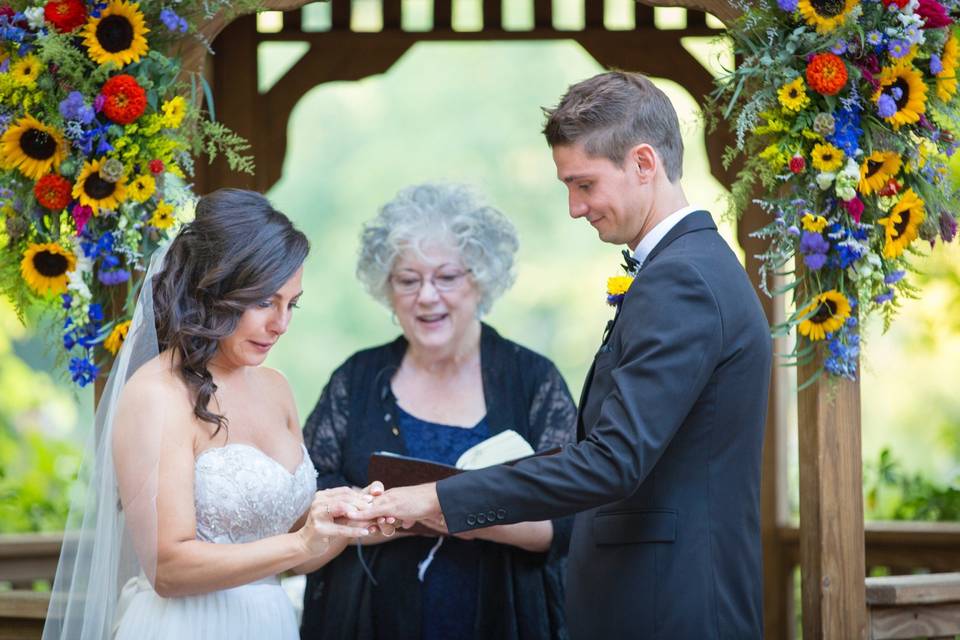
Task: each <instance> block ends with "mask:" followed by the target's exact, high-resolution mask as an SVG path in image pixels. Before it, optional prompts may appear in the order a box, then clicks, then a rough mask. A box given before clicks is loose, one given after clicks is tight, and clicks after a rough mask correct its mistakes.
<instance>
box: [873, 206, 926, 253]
mask: <svg viewBox="0 0 960 640" xmlns="http://www.w3.org/2000/svg"><path fill="white" fill-rule="evenodd" d="M924 217H926V214H925V212H924V202H923V200H921V199H920V198H919V197H918V196H917V194H916V193H914V192H913V189H907V190H906V191H904V192H903V196H901V197H900V200H899V201H898V202H897V204H895V205H894V206H893V209H891V210H890V215H888V216H887V217H886V218H880V219H879V220H877V224H880V225H883V227H884V229H885V234H884V236H885V241H884V245H883V256H884V257H885V258H897V257H899V256H901V255H902V254H903V252H904V251H905V250H906V248H907V245H909V244H910V243H911V242H913V241H914V240H916V239H917V235H918V230H919V228H920V223H921V222H923V219H924Z"/></svg>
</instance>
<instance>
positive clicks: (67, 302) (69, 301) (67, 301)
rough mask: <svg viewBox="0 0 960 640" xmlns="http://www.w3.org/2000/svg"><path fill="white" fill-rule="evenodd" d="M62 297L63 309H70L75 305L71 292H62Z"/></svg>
mask: <svg viewBox="0 0 960 640" xmlns="http://www.w3.org/2000/svg"><path fill="white" fill-rule="evenodd" d="M60 297H61V298H62V299H63V305H62V308H63V309H69V308H70V307H71V306H73V296H71V295H70V294H69V293H62V294H60Z"/></svg>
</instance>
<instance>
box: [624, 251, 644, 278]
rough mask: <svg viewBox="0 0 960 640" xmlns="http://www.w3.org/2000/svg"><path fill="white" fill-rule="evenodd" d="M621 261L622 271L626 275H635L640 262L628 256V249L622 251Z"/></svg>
mask: <svg viewBox="0 0 960 640" xmlns="http://www.w3.org/2000/svg"><path fill="white" fill-rule="evenodd" d="M623 260H624V265H623V269H624V270H625V271H626V272H627V273H636V272H637V269H639V268H640V261H639V260H637V259H636V258H634V257H633V256H632V255H630V250H629V249H624V250H623Z"/></svg>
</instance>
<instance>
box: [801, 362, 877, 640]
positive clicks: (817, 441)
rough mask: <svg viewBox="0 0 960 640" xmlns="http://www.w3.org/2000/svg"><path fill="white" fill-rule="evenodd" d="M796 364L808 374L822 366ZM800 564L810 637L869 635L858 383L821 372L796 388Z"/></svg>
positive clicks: (817, 639) (819, 639)
mask: <svg viewBox="0 0 960 640" xmlns="http://www.w3.org/2000/svg"><path fill="white" fill-rule="evenodd" d="M822 364H823V363H822V361H821V360H820V359H818V358H817V359H814V361H813V362H810V363H807V364H805V365H803V366H801V367H800V368H799V371H798V373H797V376H798V380H799V381H801V383H802V382H803V381H806V380H809V379H810V378H811V377H812V376H814V375H815V374H816V372H817V370H818V369H819V368H820V367H821V366H822ZM798 412H799V445H800V446H799V449H800V570H801V576H802V595H803V637H804V639H805V640H832V639H833V638H843V639H844V640H859V639H863V638H866V635H867V622H866V602H865V594H864V575H865V571H866V569H865V561H864V527H863V486H862V482H863V479H862V475H861V474H862V462H861V456H860V385H859V382H855V381H850V380H846V379H840V380H835V379H832V378H829V377H828V376H827V374H823V375H822V376H821V377H820V378H819V379H818V380H817V381H816V382H814V383H812V384H810V385H809V386H808V387H806V388H805V389H804V390H803V391H801V392H800V393H799V397H798Z"/></svg>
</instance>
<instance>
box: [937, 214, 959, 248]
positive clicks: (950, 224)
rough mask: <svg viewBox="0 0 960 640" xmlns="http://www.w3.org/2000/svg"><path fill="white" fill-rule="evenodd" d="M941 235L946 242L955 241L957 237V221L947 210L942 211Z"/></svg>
mask: <svg viewBox="0 0 960 640" xmlns="http://www.w3.org/2000/svg"><path fill="white" fill-rule="evenodd" d="M940 237H941V238H943V241H944V242H953V239H954V238H955V237H957V221H956V220H955V219H954V217H953V216H951V215H950V214H949V213H947V212H946V211H941V212H940Z"/></svg>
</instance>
